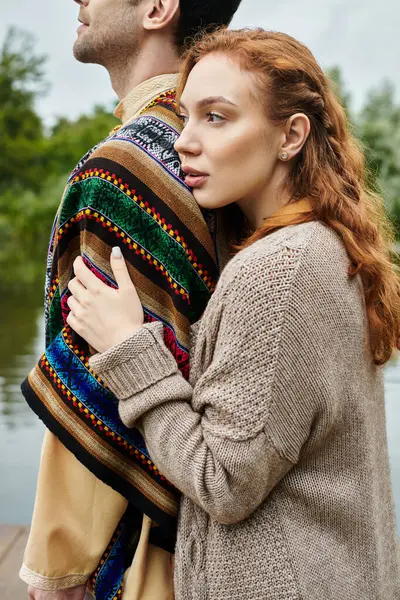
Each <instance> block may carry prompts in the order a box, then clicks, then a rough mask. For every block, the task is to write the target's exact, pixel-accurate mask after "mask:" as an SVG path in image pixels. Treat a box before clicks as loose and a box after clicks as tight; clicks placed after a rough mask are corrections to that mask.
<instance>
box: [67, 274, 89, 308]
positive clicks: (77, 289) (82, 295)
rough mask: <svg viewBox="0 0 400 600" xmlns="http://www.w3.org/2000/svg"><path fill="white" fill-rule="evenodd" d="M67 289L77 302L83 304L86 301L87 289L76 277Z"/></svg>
mask: <svg viewBox="0 0 400 600" xmlns="http://www.w3.org/2000/svg"><path fill="white" fill-rule="evenodd" d="M68 289H69V291H70V292H71V294H73V296H74V297H75V298H76V299H77V300H78V302H85V301H86V300H87V289H86V288H85V286H84V285H83V284H82V283H81V282H80V281H79V279H77V278H76V277H74V279H71V281H70V282H69V283H68Z"/></svg>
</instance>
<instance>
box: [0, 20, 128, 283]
mask: <svg viewBox="0 0 400 600" xmlns="http://www.w3.org/2000/svg"><path fill="white" fill-rule="evenodd" d="M45 60H46V59H45V57H43V56H37V55H35V52H34V41H33V39H32V37H31V36H29V35H27V34H26V33H23V32H20V31H18V30H16V29H15V28H11V29H9V31H8V33H7V35H6V37H5V40H4V43H3V45H2V47H1V49H0V140H1V143H2V152H1V153H0V173H1V178H0V240H1V243H0V290H1V288H5V287H7V288H8V289H9V288H10V287H20V286H24V285H26V284H33V283H34V282H36V281H40V280H43V275H44V265H45V260H46V249H47V245H48V238H49V234H50V229H51V224H52V222H53V218H54V215H55V213H56V210H57V207H58V204H59V202H60V198H61V196H62V192H63V189H64V186H65V183H66V180H67V177H68V174H69V173H70V171H71V170H72V169H73V167H74V165H75V164H76V163H77V161H78V160H79V159H80V158H81V157H82V156H83V155H84V154H85V153H86V152H87V151H88V150H90V148H92V147H93V146H94V145H95V144H97V143H98V142H99V141H101V139H102V138H104V137H106V136H107V135H108V133H109V131H110V130H111V129H112V128H113V127H114V126H115V125H116V124H117V121H116V119H115V118H114V117H113V116H112V114H111V111H107V110H106V109H105V108H103V107H101V106H96V107H95V108H94V109H93V111H92V112H91V113H89V114H87V115H82V116H80V117H79V118H78V119H77V120H75V121H71V120H68V119H66V118H59V119H58V121H57V122H56V123H55V125H54V126H53V128H52V130H51V131H50V132H46V130H45V127H44V125H43V122H42V119H41V118H40V116H39V115H38V114H37V112H36V111H35V101H36V99H37V98H38V96H39V95H41V94H43V93H44V92H45V90H46V88H47V85H46V81H45V77H44V65H45ZM10 265H12V267H11V266H10Z"/></svg>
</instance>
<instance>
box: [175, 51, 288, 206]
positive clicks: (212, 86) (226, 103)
mask: <svg viewBox="0 0 400 600" xmlns="http://www.w3.org/2000/svg"><path fill="white" fill-rule="evenodd" d="M258 94H259V92H258V91H257V89H256V86H255V83H254V79H253V76H252V75H251V73H249V72H247V71H242V70H241V69H240V67H239V66H238V65H237V64H236V63H235V62H233V61H232V60H231V59H230V58H228V57H227V56H224V55H222V54H209V55H207V56H205V57H204V58H202V59H201V60H200V61H199V62H198V63H197V64H196V66H195V67H194V68H193V70H192V71H191V72H190V75H189V78H188V81H187V83H186V86H185V89H184V91H183V94H182V97H181V101H180V112H181V114H182V116H183V117H184V118H185V127H184V130H183V132H182V134H181V136H180V138H179V139H178V141H177V142H176V144H175V148H176V150H177V152H178V153H179V156H180V160H181V163H182V168H183V171H184V173H185V175H186V179H185V180H186V183H187V185H189V186H190V187H191V188H192V189H193V194H194V197H195V199H196V200H197V202H198V203H199V204H200V206H202V207H204V208H219V207H222V206H226V205H228V204H231V203H232V202H239V203H240V205H242V206H244V205H245V204H247V203H248V202H251V201H252V200H254V199H257V198H260V197H261V196H263V195H265V193H266V191H267V190H268V188H269V187H270V185H271V182H272V181H273V179H274V177H275V172H276V169H277V167H278V163H279V158H278V157H279V151H280V150H281V143H282V141H283V139H284V135H283V133H282V129H281V128H278V127H276V126H275V125H273V124H272V123H270V122H269V121H268V119H267V117H266V116H265V110H264V107H263V105H262V102H260V101H259V100H258Z"/></svg>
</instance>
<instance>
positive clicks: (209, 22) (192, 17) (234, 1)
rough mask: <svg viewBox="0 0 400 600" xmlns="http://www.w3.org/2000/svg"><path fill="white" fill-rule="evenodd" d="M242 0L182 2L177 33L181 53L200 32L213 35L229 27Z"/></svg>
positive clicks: (190, 0)
mask: <svg viewBox="0 0 400 600" xmlns="http://www.w3.org/2000/svg"><path fill="white" fill-rule="evenodd" d="M240 3H241V0H180V8H181V16H180V19H179V23H178V27H177V30H176V33H175V36H176V37H175V42H176V45H177V46H178V49H179V51H180V52H183V50H184V49H185V48H186V47H187V46H188V45H189V44H190V41H191V40H192V39H193V38H194V37H195V36H196V35H197V34H199V32H201V31H203V30H205V31H207V32H208V33H212V32H213V31H214V30H216V29H218V28H219V27H221V26H222V25H225V26H227V25H229V23H230V22H231V21H232V19H233V15H234V14H235V12H236V11H237V9H238V8H239V5H240Z"/></svg>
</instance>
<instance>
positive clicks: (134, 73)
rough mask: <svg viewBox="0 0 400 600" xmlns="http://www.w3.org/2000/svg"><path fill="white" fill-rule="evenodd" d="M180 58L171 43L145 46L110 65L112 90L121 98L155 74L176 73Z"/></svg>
mask: <svg viewBox="0 0 400 600" xmlns="http://www.w3.org/2000/svg"><path fill="white" fill-rule="evenodd" d="M179 67H180V60H179V56H178V53H177V51H176V50H175V48H174V47H173V46H172V45H171V44H165V45H163V46H162V47H160V46H159V47H157V48H154V47H151V44H148V45H147V47H146V46H145V47H143V48H141V49H140V52H139V53H138V54H136V55H135V56H132V57H130V58H128V59H127V60H125V61H124V62H123V63H118V64H114V65H112V66H110V67H109V68H108V72H109V75H110V79H111V85H112V87H113V90H114V92H115V93H116V94H117V96H118V98H119V99H120V100H123V99H124V98H125V96H127V94H129V92H130V91H131V90H133V88H135V87H136V86H138V85H140V84H141V83H143V82H144V81H147V80H148V79H151V78H152V77H156V76H157V75H168V74H172V73H177V72H178V71H179Z"/></svg>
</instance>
